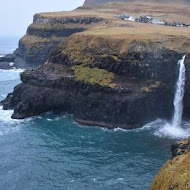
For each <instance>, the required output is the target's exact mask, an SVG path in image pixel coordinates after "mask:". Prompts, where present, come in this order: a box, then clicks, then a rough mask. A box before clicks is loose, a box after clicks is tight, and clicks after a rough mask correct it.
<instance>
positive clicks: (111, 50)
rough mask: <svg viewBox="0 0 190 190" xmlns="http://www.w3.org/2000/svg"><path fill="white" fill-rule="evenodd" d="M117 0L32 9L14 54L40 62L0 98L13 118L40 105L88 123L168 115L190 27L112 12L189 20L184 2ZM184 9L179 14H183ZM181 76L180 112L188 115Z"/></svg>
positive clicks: (189, 90)
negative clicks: (124, 17) (135, 19)
mask: <svg viewBox="0 0 190 190" xmlns="http://www.w3.org/2000/svg"><path fill="white" fill-rule="evenodd" d="M175 6H176V5H175V4H173V5H171V6H168V7H167V9H166V7H165V5H160V4H157V3H154V4H152V3H150V4H149V3H146V4H142V3H139V2H138V3H136V2H135V3H121V4H120V3H117V4H109V5H102V6H98V7H93V8H85V7H82V8H79V9H77V10H75V11H71V12H55V13H41V14H37V15H35V17H34V22H33V24H32V25H31V26H29V28H28V30H27V34H26V36H24V37H23V38H22V39H21V40H20V43H19V49H18V50H17V51H16V55H17V58H18V57H19V59H23V60H24V61H25V62H26V63H27V64H28V65H29V66H34V65H36V64H38V65H40V64H42V63H43V62H45V63H44V64H43V65H42V66H40V67H38V68H34V69H31V70H26V71H25V72H24V73H22V74H21V80H22V83H21V84H20V85H18V86H17V87H15V89H14V92H13V93H11V94H9V95H8V97H7V98H6V99H5V100H4V101H3V102H2V104H3V107H4V109H14V114H13V118H18V119H22V118H25V117H30V116H35V115H39V114H41V113H44V112H47V111H53V110H55V111H63V112H68V113H72V114H73V116H74V118H75V120H76V121H78V122H80V123H83V124H87V125H99V126H103V127H108V128H114V127H122V128H127V129H131V128H136V127H141V126H142V125H144V124H145V123H147V122H149V121H152V120H154V119H156V118H158V117H161V118H170V116H171V115H172V110H173V103H172V100H173V96H174V88H175V82H176V78H177V61H178V59H180V58H181V57H182V55H184V54H187V58H186V66H187V76H190V75H189V72H190V56H189V55H190V48H189V47H190V38H189V36H190V30H189V28H187V27H169V26H160V25H153V24H148V23H147V24H143V23H137V22H129V21H123V20H121V19H120V18H119V17H118V15H119V14H120V13H123V12H126V13H131V14H134V15H145V14H150V13H151V14H152V15H153V16H155V17H157V18H158V19H159V18H162V17H163V15H165V13H166V12H167V16H165V17H167V18H166V19H167V20H169V21H170V20H173V19H175V20H178V19H179V20H181V21H183V22H187V23H188V22H189V23H190V19H189V18H190V11H189V7H187V6H186V5H184V4H181V5H178V9H176V8H175ZM184 13H185V14H184ZM189 96H190V80H189V77H187V85H186V94H185V99H184V102H185V106H184V116H185V117H189V116H190V111H189V110H190V109H189V108H190V102H189V98H188V97H189Z"/></svg>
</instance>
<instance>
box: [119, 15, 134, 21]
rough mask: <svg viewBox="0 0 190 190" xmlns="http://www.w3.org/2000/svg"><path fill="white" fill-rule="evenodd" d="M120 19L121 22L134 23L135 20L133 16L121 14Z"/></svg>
mask: <svg viewBox="0 0 190 190" xmlns="http://www.w3.org/2000/svg"><path fill="white" fill-rule="evenodd" d="M120 18H121V19H122V20H129V21H135V18H134V17H133V16H130V15H126V14H121V15H120Z"/></svg>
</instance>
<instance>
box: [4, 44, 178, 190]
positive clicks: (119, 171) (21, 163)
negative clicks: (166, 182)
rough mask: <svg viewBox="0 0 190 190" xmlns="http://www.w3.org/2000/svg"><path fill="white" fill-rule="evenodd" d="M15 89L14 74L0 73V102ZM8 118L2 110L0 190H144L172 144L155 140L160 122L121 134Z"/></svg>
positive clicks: (64, 118)
mask: <svg viewBox="0 0 190 190" xmlns="http://www.w3.org/2000/svg"><path fill="white" fill-rule="evenodd" d="M0 43H1V41H0ZM9 43H10V41H9ZM13 46H14V44H13ZM0 47H1V49H3V45H2V44H1V45H0ZM1 51H2V52H3V50H1ZM10 51H11V50H10ZM18 83H20V79H19V71H18V70H11V71H3V70H0V100H2V99H3V98H4V97H5V96H6V94H7V93H8V92H11V91H12V90H13V88H14V86H15V85H16V84H18ZM11 114H12V111H3V110H2V107H0V190H26V189H27V190H83V189H85V190H104V189H105V190H108V189H109V190H146V189H149V187H150V185H151V182H152V180H153V178H154V176H155V175H156V174H157V172H158V171H159V169H160V167H161V166H162V165H163V164H164V163H165V162H166V160H168V159H169V158H170V157H171V153H170V145H171V144H172V143H173V142H174V141H175V140H174V139H170V138H166V137H164V136H160V135H159V136H158V135H156V131H157V129H158V128H159V127H160V126H161V125H163V121H162V120H157V121H155V122H153V123H151V124H149V125H147V126H145V127H144V128H142V129H137V130H132V131H124V130H121V129H115V130H105V129H102V128H99V127H87V126H81V125H79V124H77V123H76V122H75V121H74V120H73V118H72V115H65V114H59V115H55V114H53V113H47V114H44V115H42V116H39V117H34V118H30V119H25V120H19V121H18V120H12V119H11V118H10V116H11Z"/></svg>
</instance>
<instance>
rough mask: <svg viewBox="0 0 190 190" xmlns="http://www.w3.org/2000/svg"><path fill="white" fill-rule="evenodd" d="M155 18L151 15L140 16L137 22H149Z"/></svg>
mask: <svg viewBox="0 0 190 190" xmlns="http://www.w3.org/2000/svg"><path fill="white" fill-rule="evenodd" d="M152 20H153V18H152V17H151V16H140V17H139V18H138V21H137V22H142V23H148V22H150V23H151V22H152Z"/></svg>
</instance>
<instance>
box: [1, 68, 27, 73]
mask: <svg viewBox="0 0 190 190" xmlns="http://www.w3.org/2000/svg"><path fill="white" fill-rule="evenodd" d="M0 71H1V72H3V73H9V72H13V73H22V72H23V71H24V69H16V68H12V69H9V70H5V69H0Z"/></svg>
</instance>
